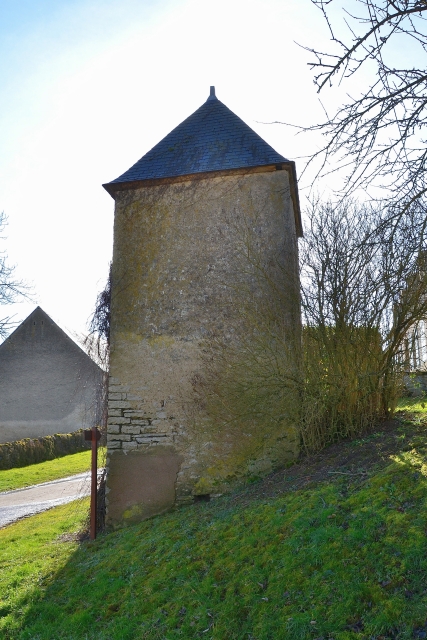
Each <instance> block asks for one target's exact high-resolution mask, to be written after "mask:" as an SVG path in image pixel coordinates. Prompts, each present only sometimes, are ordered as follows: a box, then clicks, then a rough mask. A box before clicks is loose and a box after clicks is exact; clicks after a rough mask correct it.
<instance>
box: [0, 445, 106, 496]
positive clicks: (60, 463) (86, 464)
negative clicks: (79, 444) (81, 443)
mask: <svg viewBox="0 0 427 640" xmlns="http://www.w3.org/2000/svg"><path fill="white" fill-rule="evenodd" d="M102 456H103V452H102V450H100V453H99V460H100V462H101V464H102ZM90 460H91V452H90V450H89V451H80V452H79V453H73V454H71V455H68V456H63V457H62V458H55V460H48V461H47V462H40V463H38V464H32V465H29V466H28V467H20V468H19V469H7V470H3V471H0V491H11V490H12V489H21V488H22V487H29V486H31V485H33V484H39V483H40V482H48V481H49V480H57V479H58V478H66V477H67V476H72V475H74V474H76V473H82V472H83V471H88V470H89V469H90Z"/></svg>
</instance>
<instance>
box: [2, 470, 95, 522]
mask: <svg viewBox="0 0 427 640" xmlns="http://www.w3.org/2000/svg"><path fill="white" fill-rule="evenodd" d="M99 473H101V471H100V470H98V474H99ZM89 494H90V472H86V473H79V474H78V475H75V476H69V477H68V478H61V479H59V480H53V481H51V482H43V483H42V484H36V485H34V486H32V487H26V488H25V489H16V490H15V491H4V492H2V493H0V527H4V526H6V525H7V524H11V523H12V522H15V520H19V519H20V518H24V517H26V516H32V515H34V514H35V513H39V512H40V511H46V509H51V508H52V507H56V506H58V505H60V504H66V503H67V502H72V501H73V500H77V498H82V497H83V496H87V495H89Z"/></svg>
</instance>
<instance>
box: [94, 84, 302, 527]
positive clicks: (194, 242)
mask: <svg viewBox="0 0 427 640" xmlns="http://www.w3.org/2000/svg"><path fill="white" fill-rule="evenodd" d="M104 187H105V189H106V190H107V191H108V193H109V194H110V195H111V196H112V197H113V198H114V200H115V223H114V252H113V270H112V302H111V360H110V364H111V369H110V384H109V420H108V461H107V466H108V480H107V504H108V506H107V521H108V522H109V523H110V525H113V526H114V525H115V524H118V523H121V522H131V521H135V520H138V519H142V518H145V517H148V516H150V515H153V514H156V513H160V512H162V511H164V510H166V509H168V508H170V507H171V506H172V505H173V504H175V503H176V502H185V501H189V500H193V499H194V497H195V496H201V497H203V498H204V499H208V497H209V495H211V494H214V493H218V492H219V491H223V490H224V487H225V486H226V485H227V482H229V481H230V479H232V478H233V477H234V478H236V477H239V476H242V475H245V474H247V473H262V472H265V471H268V470H269V469H271V468H273V467H274V466H275V465H278V464H283V463H284V462H286V461H287V460H289V459H292V458H295V456H296V455H297V454H298V444H299V438H298V431H297V428H296V422H295V421H294V423H293V424H292V420H291V421H290V422H289V421H288V422H286V421H285V422H284V423H283V424H281V427H280V433H279V434H275V435H274V438H273V440H274V443H273V444H272V442H273V440H272V439H271V438H270V440H269V441H268V446H267V445H265V446H264V445H262V446H261V445H260V446H258V447H255V446H252V445H251V446H252V448H251V446H249V445H248V443H249V444H250V443H253V442H255V441H257V442H258V440H260V439H261V440H262V438H264V437H265V438H267V435H265V434H260V427H259V425H258V423H257V422H256V420H255V421H254V420H252V417H249V418H247V419H245V418H244V417H243V418H242V420H241V421H240V423H239V420H237V421H236V420H233V426H232V428H231V427H230V429H227V419H225V418H223V417H222V416H220V415H217V414H216V413H215V408H214V409H213V410H212V407H213V405H212V402H213V401H214V400H215V389H216V388H217V387H218V385H219V386H220V385H221V380H223V381H225V382H224V384H223V387H224V388H225V389H226V392H227V389H228V388H231V387H233V384H234V383H233V380H232V379H231V382H230V383H229V382H228V381H227V376H230V375H231V374H230V371H232V370H233V369H232V367H231V364H227V359H228V358H229V359H230V362H231V361H232V360H233V359H234V360H233V362H235V361H236V358H237V359H238V356H239V353H240V351H241V353H242V354H243V352H246V353H249V354H250V352H251V349H250V347H248V345H250V344H251V340H252V338H253V339H254V340H255V341H258V342H259V339H260V336H264V333H263V329H262V326H263V325H262V323H263V322H264V321H265V318H266V316H268V314H269V313H270V310H271V309H272V308H274V313H275V314H276V316H277V317H278V318H280V320H279V322H278V323H277V322H276V323H275V326H276V325H277V326H278V324H279V325H280V323H281V322H282V321H283V323H284V324H283V326H284V327H287V331H288V334H289V336H291V339H290V345H291V346H290V350H291V351H293V352H294V355H295V356H296V357H295V360H297V359H298V344H299V341H300V307H299V293H298V291H299V287H298V249H297V237H298V236H300V235H302V229H301V218H300V211H299V201H298V189H297V180H296V172H295V165H294V163H293V162H291V161H289V160H287V159H286V158H284V157H283V156H281V155H280V154H279V153H277V152H276V151H274V149H272V148H271V147H270V146H269V145H268V144H267V143H266V142H265V141H264V140H262V138H260V137H259V136H258V135H257V134H256V133H255V132H254V131H253V130H252V129H250V128H249V127H248V126H247V125H246V124H245V123H244V122H243V121H242V120H241V119H240V118H239V117H238V116H236V115H235V114H234V113H233V112H232V111H230V109H228V108H227V107H226V106H225V105H224V104H223V103H222V102H220V101H219V100H218V99H217V97H216V96H215V90H214V87H211V92H210V96H209V97H208V99H207V101H206V102H205V103H204V104H203V105H202V106H201V107H200V108H199V109H198V110H197V111H195V112H194V113H193V114H192V115H191V116H189V117H188V118H187V119H186V120H185V121H184V122H182V123H181V124H180V125H179V126H178V127H176V129H174V130H173V131H172V132H171V133H169V134H168V135H167V136H166V137H165V138H164V139H163V140H162V141H161V142H159V143H158V144H157V145H156V146H155V147H154V148H153V149H152V150H151V151H149V152H148V153H147V154H146V155H144V156H143V157H142V158H141V159H140V160H139V161H138V162H137V163H136V164H135V165H133V166H132V167H131V168H130V169H129V170H128V171H126V172H125V173H124V174H123V175H121V176H120V177H119V178H117V179H116V180H113V181H112V182H109V183H108V184H105V185H104ZM273 324H274V322H273ZM266 333H268V332H266ZM274 340H277V337H275V338H271V340H270V342H269V346H268V349H270V348H271V347H272V345H273V343H274ZM291 343H292V344H291ZM236 354H237V355H236ZM218 363H221V364H218ZM236 366H237V365H236ZM215 367H216V368H215ZM227 367H229V369H227ZM242 367H243V370H245V364H244V363H243V365H242ZM221 368H222V370H223V373H221ZM246 369H250V366H249V367H248V366H246ZM236 371H238V368H237V369H236ZM223 374H224V375H223ZM224 376H225V377H224ZM238 383H239V381H238V380H237V381H236V385H237V386H236V388H238ZM214 387H215V389H214ZM212 399H213V400H212ZM219 404H221V402H220V403H219ZM230 424H231V423H230ZM267 431H268V429H267ZM265 442H266V441H265ZM244 443H246V444H245V446H243V444H244ZM277 443H278V444H277ZM276 444H277V446H276ZM245 447H246V448H245Z"/></svg>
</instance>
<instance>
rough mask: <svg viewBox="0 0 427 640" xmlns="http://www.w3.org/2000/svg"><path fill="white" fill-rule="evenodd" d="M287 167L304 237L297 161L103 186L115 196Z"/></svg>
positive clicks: (297, 221)
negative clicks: (133, 190) (163, 185)
mask: <svg viewBox="0 0 427 640" xmlns="http://www.w3.org/2000/svg"><path fill="white" fill-rule="evenodd" d="M279 168H280V169H285V170H287V171H288V173H289V178H290V181H289V182H290V187H291V199H292V204H293V207H294V215H295V228H296V233H297V236H298V238H302V236H303V235H304V234H303V228H302V219H301V207H300V201H299V193H298V180H297V172H296V166H295V162H294V161H293V160H287V161H286V162H282V163H280V164H269V165H257V166H254V167H236V168H235V169H222V170H221V171H204V172H200V173H191V174H187V175H180V176H173V177H169V178H151V179H148V180H132V181H125V182H107V183H105V184H103V185H102V186H103V187H104V189H105V190H106V191H107V193H109V194H110V196H111V197H112V198H114V196H115V194H116V193H117V192H118V191H129V190H131V189H144V188H147V187H154V186H157V185H161V184H173V183H176V182H185V181H188V180H203V179H206V178H216V177H221V176H225V175H239V174H240V175H243V174H247V173H262V172H266V171H276V170H277V169H279Z"/></svg>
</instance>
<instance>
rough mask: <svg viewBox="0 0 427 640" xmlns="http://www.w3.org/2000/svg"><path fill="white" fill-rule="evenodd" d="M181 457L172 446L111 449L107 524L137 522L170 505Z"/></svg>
mask: <svg viewBox="0 0 427 640" xmlns="http://www.w3.org/2000/svg"><path fill="white" fill-rule="evenodd" d="M182 460H183V457H182V456H180V455H179V454H177V453H176V452H175V450H174V449H173V448H172V447H161V446H157V447H152V448H150V449H149V450H148V451H147V450H145V451H129V452H124V451H122V450H118V451H112V452H111V456H110V461H109V473H108V479H107V489H108V507H107V526H111V527H115V526H117V525H122V524H131V523H135V522H139V521H141V520H145V519H146V518H149V517H150V516H154V515H157V514H159V513H163V512H164V511H167V510H168V509H170V508H171V507H173V505H174V504H175V484H176V479H177V475H178V471H179V469H180V466H181V463H182Z"/></svg>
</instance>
